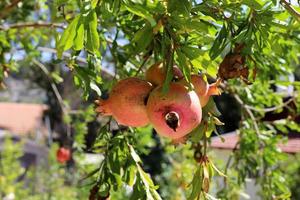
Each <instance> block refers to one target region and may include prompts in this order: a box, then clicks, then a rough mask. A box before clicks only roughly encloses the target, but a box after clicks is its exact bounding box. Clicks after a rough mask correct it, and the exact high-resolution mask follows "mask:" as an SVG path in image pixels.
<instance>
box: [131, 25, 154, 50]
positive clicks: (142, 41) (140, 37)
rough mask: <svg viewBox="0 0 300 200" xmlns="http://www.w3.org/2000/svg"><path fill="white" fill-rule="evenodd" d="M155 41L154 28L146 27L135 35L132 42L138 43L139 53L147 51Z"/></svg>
mask: <svg viewBox="0 0 300 200" xmlns="http://www.w3.org/2000/svg"><path fill="white" fill-rule="evenodd" d="M152 39H153V32H152V28H151V27H150V26H149V25H147V24H146V25H145V26H144V27H143V28H142V29H140V30H139V31H138V32H136V33H135V35H134V37H133V39H132V42H134V43H136V48H135V50H134V52H135V53H139V52H141V51H143V50H144V49H146V48H147V47H148V46H149V44H150V43H151V41H152Z"/></svg>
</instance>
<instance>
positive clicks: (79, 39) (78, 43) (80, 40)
mask: <svg viewBox="0 0 300 200" xmlns="http://www.w3.org/2000/svg"><path fill="white" fill-rule="evenodd" d="M83 44H84V22H83V18H82V17H80V19H79V23H78V24H77V27H76V36H75V39H74V49H75V50H76V51H78V50H81V49H83Z"/></svg>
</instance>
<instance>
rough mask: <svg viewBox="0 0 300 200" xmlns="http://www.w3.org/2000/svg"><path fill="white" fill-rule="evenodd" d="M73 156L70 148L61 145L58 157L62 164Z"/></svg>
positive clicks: (57, 153)
mask: <svg viewBox="0 0 300 200" xmlns="http://www.w3.org/2000/svg"><path fill="white" fill-rule="evenodd" d="M70 158H71V151H70V149H67V148H64V147H60V148H59V149H58V150H57V152H56V159H57V161H58V162H60V163H61V164H64V163H66V162H67V161H69V160H70Z"/></svg>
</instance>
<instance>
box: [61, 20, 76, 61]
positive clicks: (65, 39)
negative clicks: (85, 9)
mask: <svg viewBox="0 0 300 200" xmlns="http://www.w3.org/2000/svg"><path fill="white" fill-rule="evenodd" d="M80 16H81V15H78V16H76V17H75V18H74V19H73V21H72V22H71V23H70V24H69V26H68V27H67V28H66V30H65V31H64V33H63V35H62V36H61V38H60V40H59V41H58V43H57V44H56V50H57V57H58V58H59V59H61V58H62V53H63V52H64V51H66V50H68V49H70V48H71V47H72V46H73V43H74V38H75V36H76V30H77V26H78V22H79V19H80Z"/></svg>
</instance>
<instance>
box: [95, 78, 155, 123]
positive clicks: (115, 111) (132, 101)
mask: <svg viewBox="0 0 300 200" xmlns="http://www.w3.org/2000/svg"><path fill="white" fill-rule="evenodd" d="M151 90H152V85H151V83H149V82H147V81H144V80H141V79H139V78H134V77H131V78H126V79H123V80H121V81H119V82H118V83H117V84H116V85H115V86H114V87H113V89H112V91H111V92H110V95H109V98H108V99H107V100H103V99H100V100H97V101H96V103H97V104H98V107H97V108H96V111H97V112H99V113H100V114H102V115H104V116H109V115H112V116H113V117H114V118H115V119H116V121H117V122H118V123H119V124H122V125H125V126H133V127H138V126H145V125H147V124H148V123H149V119H148V116H147V112H146V101H147V98H148V96H149V93H150V91H151Z"/></svg>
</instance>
